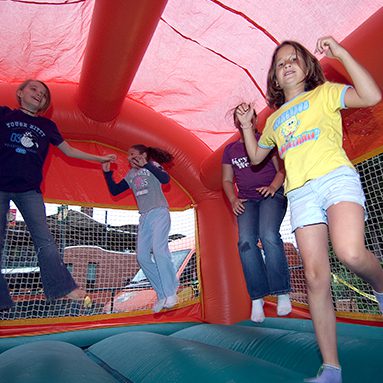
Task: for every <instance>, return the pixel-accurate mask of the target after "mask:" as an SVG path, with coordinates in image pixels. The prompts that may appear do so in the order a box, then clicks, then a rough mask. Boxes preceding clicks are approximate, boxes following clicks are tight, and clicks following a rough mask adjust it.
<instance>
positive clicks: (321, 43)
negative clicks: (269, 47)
mask: <svg viewBox="0 0 383 383" xmlns="http://www.w3.org/2000/svg"><path fill="white" fill-rule="evenodd" d="M315 52H319V53H324V54H325V55H326V56H327V57H331V58H338V59H339V58H341V56H342V54H343V53H344V52H346V50H345V49H344V48H343V47H342V46H341V45H340V44H339V43H338V42H337V41H336V40H335V39H334V38H333V37H331V36H326V37H321V38H320V39H318V41H317V44H316V49H315Z"/></svg>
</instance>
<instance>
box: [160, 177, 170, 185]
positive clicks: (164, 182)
mask: <svg viewBox="0 0 383 383" xmlns="http://www.w3.org/2000/svg"><path fill="white" fill-rule="evenodd" d="M160 182H161V183H162V184H163V185H166V184H168V183H169V182H170V176H167V177H163V178H162V179H161V181H160Z"/></svg>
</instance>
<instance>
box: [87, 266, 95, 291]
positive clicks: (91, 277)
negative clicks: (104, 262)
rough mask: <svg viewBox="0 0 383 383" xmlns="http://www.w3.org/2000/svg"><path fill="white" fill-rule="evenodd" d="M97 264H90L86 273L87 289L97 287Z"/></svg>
mask: <svg viewBox="0 0 383 383" xmlns="http://www.w3.org/2000/svg"><path fill="white" fill-rule="evenodd" d="M96 277H97V263H95V262H89V263H88V267H87V271H86V288H87V289H91V288H94V287H95V286H96Z"/></svg>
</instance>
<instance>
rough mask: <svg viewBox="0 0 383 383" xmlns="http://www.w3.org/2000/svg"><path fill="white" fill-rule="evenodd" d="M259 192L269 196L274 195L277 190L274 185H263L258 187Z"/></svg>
mask: <svg viewBox="0 0 383 383" xmlns="http://www.w3.org/2000/svg"><path fill="white" fill-rule="evenodd" d="M257 192H259V193H260V194H262V195H263V196H264V197H268V196H271V197H274V194H275V192H276V190H275V187H274V186H271V185H269V186H261V187H260V188H257Z"/></svg>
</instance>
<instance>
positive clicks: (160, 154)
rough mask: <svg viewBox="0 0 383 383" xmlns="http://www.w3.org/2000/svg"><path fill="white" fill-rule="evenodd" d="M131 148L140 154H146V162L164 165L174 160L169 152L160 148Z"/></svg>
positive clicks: (137, 145) (135, 146)
mask: <svg viewBox="0 0 383 383" xmlns="http://www.w3.org/2000/svg"><path fill="white" fill-rule="evenodd" d="M132 148H133V149H136V150H138V151H139V152H140V154H143V153H146V155H147V157H148V161H149V160H154V161H156V162H158V163H159V164H166V163H168V162H171V161H172V160H173V158H174V157H173V156H172V155H171V154H170V153H169V152H167V151H166V150H163V149H160V148H154V147H151V146H145V145H142V144H136V145H132Z"/></svg>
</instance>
